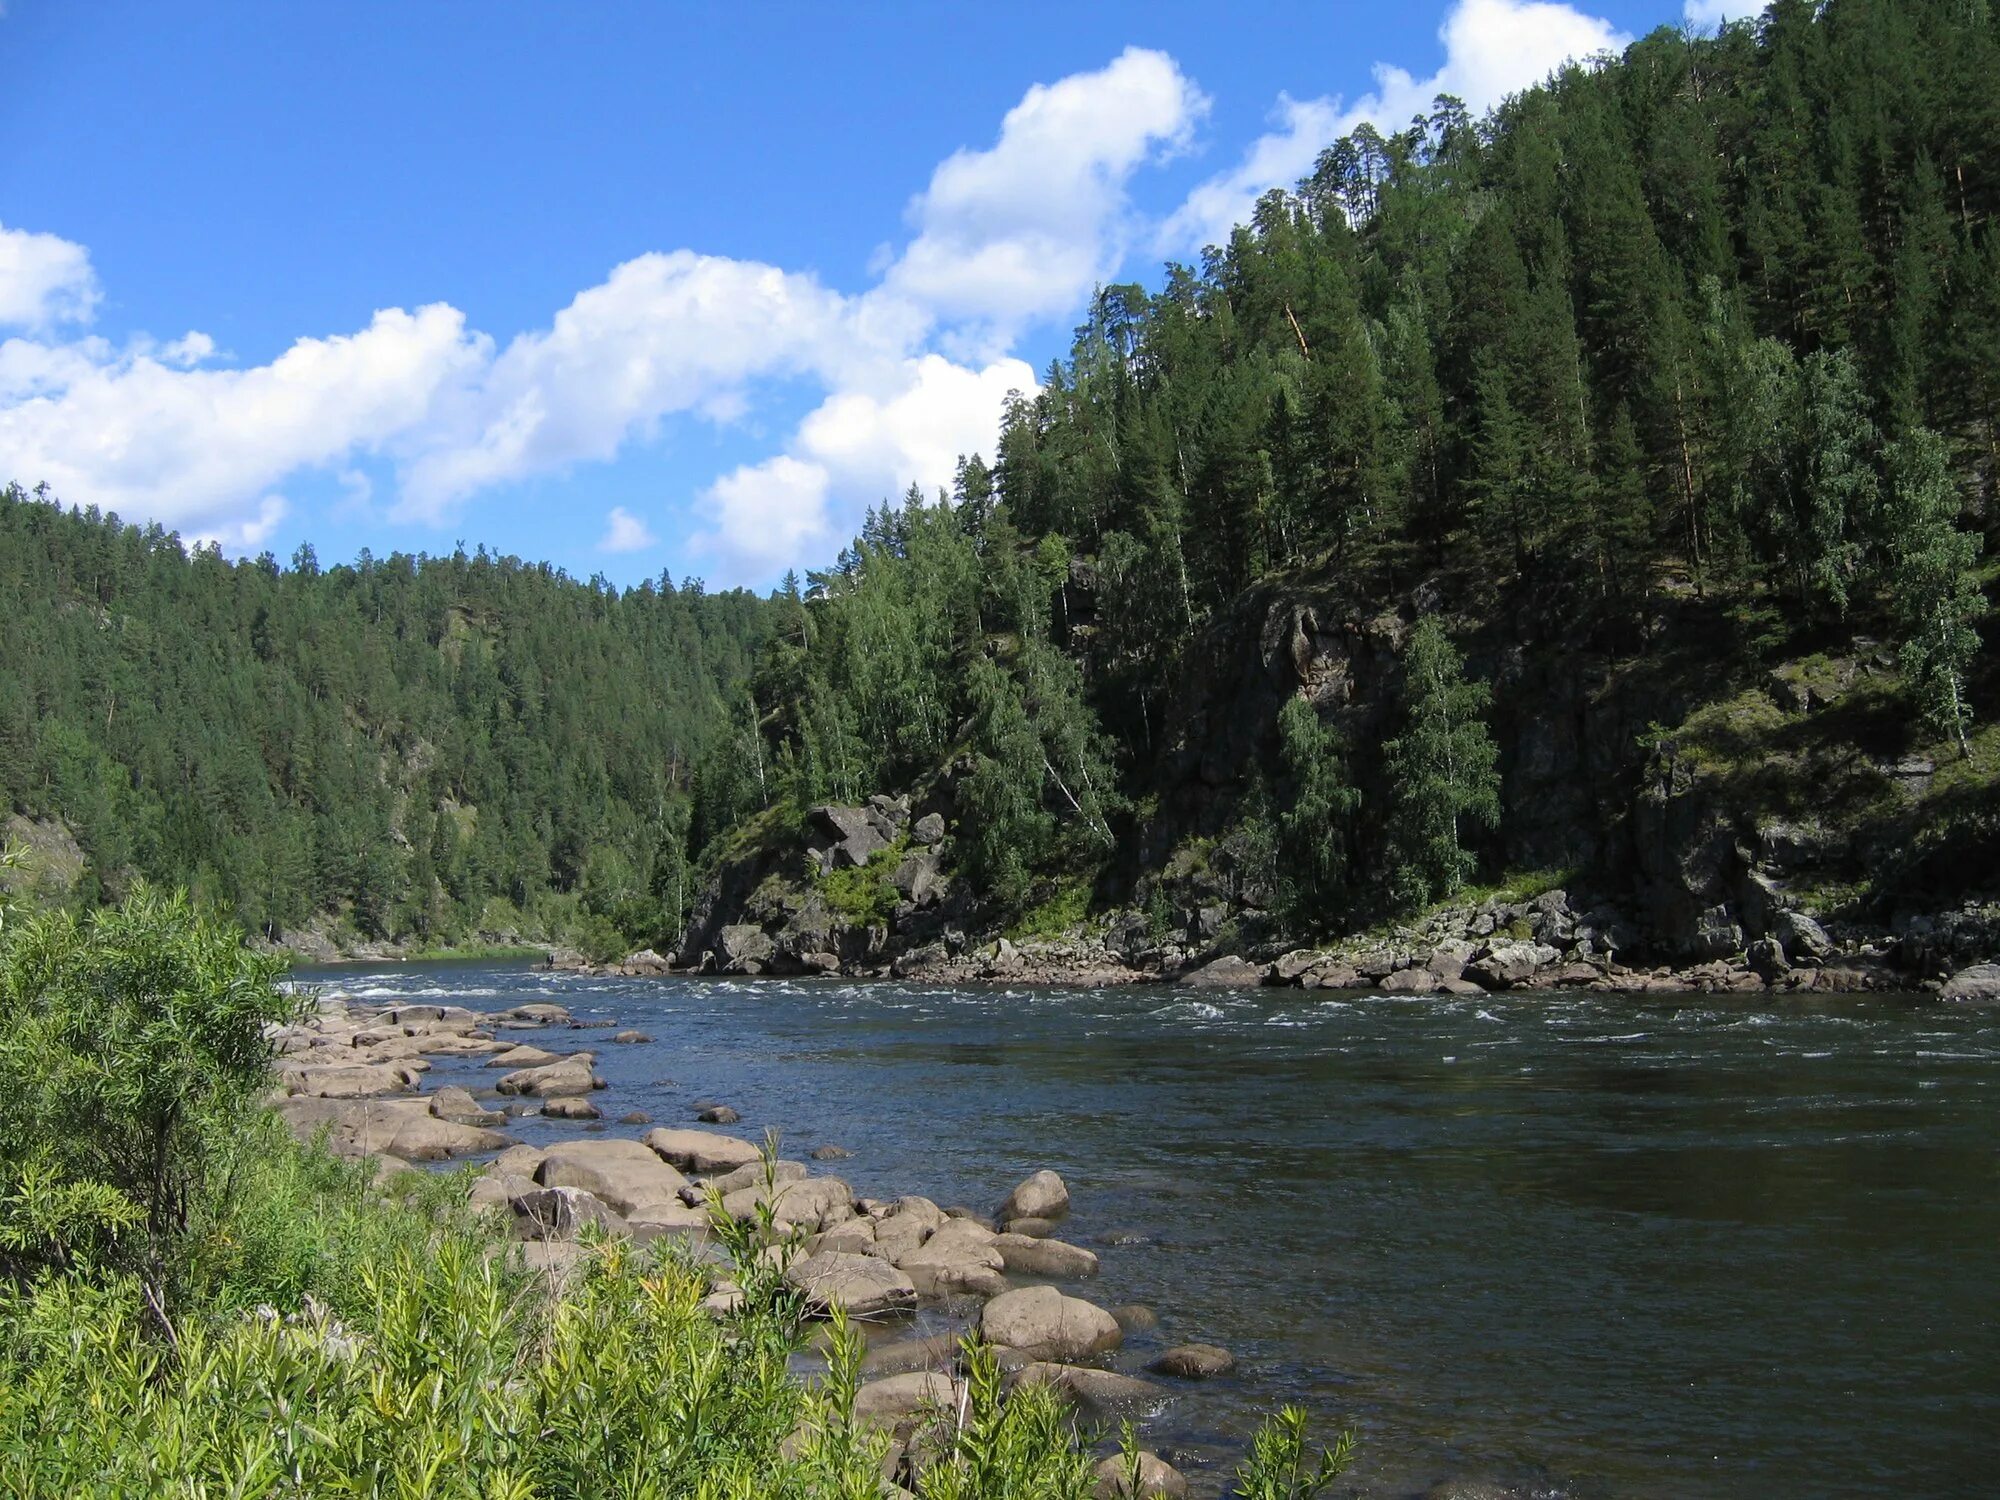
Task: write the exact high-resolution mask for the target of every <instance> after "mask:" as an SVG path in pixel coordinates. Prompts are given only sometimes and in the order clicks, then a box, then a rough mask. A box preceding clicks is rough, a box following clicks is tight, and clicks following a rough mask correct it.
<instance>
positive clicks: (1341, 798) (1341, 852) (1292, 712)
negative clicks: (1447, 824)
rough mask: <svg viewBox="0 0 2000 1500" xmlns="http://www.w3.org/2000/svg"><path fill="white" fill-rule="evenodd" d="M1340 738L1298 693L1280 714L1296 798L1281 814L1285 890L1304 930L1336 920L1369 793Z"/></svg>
mask: <svg viewBox="0 0 2000 1500" xmlns="http://www.w3.org/2000/svg"><path fill="white" fill-rule="evenodd" d="M1344 752H1345V747H1344V746H1343V745H1342V744H1341V741H1340V736H1339V735H1338V734H1337V733H1335V732H1334V731H1333V730H1331V729H1329V728H1328V727H1326V726H1325V725H1324V724H1322V723H1320V720H1319V714H1318V713H1317V712H1316V711H1315V710H1314V708H1313V706H1312V704H1311V703H1309V702H1307V701H1306V700H1305V699H1304V698H1301V697H1297V696H1294V697H1292V698H1289V699H1287V700H1286V701H1285V706H1284V708H1283V709H1281V710H1280V711H1279V714H1278V754H1279V758H1280V760H1281V762H1282V763H1283V765H1284V769H1285V779H1286V782H1287V783H1288V785H1289V792H1290V795H1289V797H1288V799H1287V802H1286V805H1285V807H1284V808H1283V810H1282V811H1280V812H1279V814H1278V860H1279V867H1278V889H1279V892H1280V899H1281V901H1282V903H1283V905H1284V908H1285V913H1286V915H1287V916H1288V917H1289V918H1290V919H1291V920H1292V921H1293V922H1294V923H1295V924H1297V925H1298V926H1299V927H1301V928H1304V929H1312V928H1319V927H1326V926H1329V925H1330V924H1331V919H1332V918H1334V917H1335V916H1336V915H1337V914H1338V912H1339V908H1340V905H1341V901H1342V898H1343V897H1344V895H1345V894H1346V886H1347V879H1348V873H1349V865H1350V861H1351V858H1352V852H1353V851H1352V844H1351V833H1352V828H1351V823H1352V819H1353V817H1354V813H1355V810H1356V809H1357V808H1359V807H1360V805H1361V793H1360V791H1359V790H1358V789H1357V788H1356V787H1355V786H1354V785H1353V784H1352V782H1351V781H1350V780H1349V778H1348V774H1347V760H1346V755H1345V753H1344Z"/></svg>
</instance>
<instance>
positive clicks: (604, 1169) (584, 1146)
mask: <svg viewBox="0 0 2000 1500" xmlns="http://www.w3.org/2000/svg"><path fill="white" fill-rule="evenodd" d="M535 1181H537V1182H539V1183H540V1184H541V1185H542V1186H543V1187H578V1188H582V1189H584V1190H585V1191H586V1192H591V1193H595V1194H596V1195H597V1196H598V1197H600V1198H602V1199H603V1200H604V1201H605V1202H606V1203H608V1204H609V1205H610V1206H611V1207H612V1208H614V1209H616V1210H617V1211H618V1212H619V1213H621V1214H630V1213H632V1212H634V1211H635V1210H637V1209H639V1208H642V1207H645V1206H647V1205H650V1204H655V1203H661V1204H678V1203H679V1201H680V1191H681V1189H682V1188H684V1187H686V1186H687V1179H686V1178H685V1177H683V1176H682V1175H681V1174H680V1173H679V1172H677V1171H675V1170H674V1169H673V1168H672V1167H670V1166H668V1165H667V1164H666V1163H665V1162H663V1161H661V1160H660V1158H659V1157H657V1156H655V1155H654V1154H653V1153H652V1152H651V1151H650V1150H648V1149H647V1148H646V1147H645V1146H643V1145H641V1144H640V1143H639V1142H638V1141H626V1140H596V1141H564V1142H562V1143H561V1144H560V1145H556V1146H551V1147H549V1149H548V1151H547V1153H546V1154H545V1155H544V1156H543V1158H542V1164H541V1166H540V1167H539V1168H538V1169H537V1170H536V1172H535Z"/></svg>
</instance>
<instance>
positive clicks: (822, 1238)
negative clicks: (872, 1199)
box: [806, 1218, 887, 1259]
mask: <svg viewBox="0 0 2000 1500" xmlns="http://www.w3.org/2000/svg"><path fill="white" fill-rule="evenodd" d="M806 1249H807V1253H811V1252H812V1251H815V1250H838V1251H840V1252H841V1253H842V1254H844V1255H874V1254H876V1253H877V1251H876V1248H875V1221H874V1220H873V1219H863V1218H854V1219H842V1220H841V1221H840V1222H839V1223H838V1224H836V1225H834V1226H833V1227H832V1228H831V1229H827V1230H823V1231H822V1232H821V1233H819V1234H816V1235H814V1236H813V1237H812V1239H811V1240H809V1241H808V1242H807V1246H806ZM883 1258H884V1259H887V1257H886V1256H885V1257H883Z"/></svg>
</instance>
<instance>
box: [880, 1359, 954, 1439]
mask: <svg viewBox="0 0 2000 1500" xmlns="http://www.w3.org/2000/svg"><path fill="white" fill-rule="evenodd" d="M959 1390H960V1383H959V1382H958V1381H956V1380H953V1379H952V1378H951V1377H950V1376H949V1375H944V1374H940V1373H939V1372H937V1371H935V1370H914V1371H910V1372H908V1373H906V1374H902V1375H889V1376H885V1377H884V1378H883V1379H881V1380H871V1381H868V1382H867V1383H866V1384H865V1385H863V1386H861V1387H860V1388H859V1389H858V1390H856V1391H855V1393H854V1419H855V1420H856V1421H857V1422H862V1423H865V1424H867V1425H869V1426H871V1427H894V1426H896V1425H897V1424H898V1423H899V1422H902V1421H903V1420H904V1419H905V1418H908V1417H914V1416H916V1415H918V1414H919V1413H921V1412H926V1411H936V1412H948V1411H954V1410H956V1409H957V1406H958V1396H959Z"/></svg>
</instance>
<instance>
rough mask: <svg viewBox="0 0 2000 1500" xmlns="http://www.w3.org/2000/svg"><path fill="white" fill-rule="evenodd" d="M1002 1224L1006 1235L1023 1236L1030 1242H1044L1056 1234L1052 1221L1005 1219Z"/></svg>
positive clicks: (1053, 1221)
mask: <svg viewBox="0 0 2000 1500" xmlns="http://www.w3.org/2000/svg"><path fill="white" fill-rule="evenodd" d="M1004 1224H1005V1227H1006V1232H1007V1233H1008V1234H1024V1235H1026V1236H1027V1237H1028V1238H1029V1239H1031V1240H1045V1239H1047V1238H1048V1237H1049V1236H1050V1235H1052V1234H1054V1233H1055V1232H1056V1225H1055V1220H1053V1219H1007V1220H1005V1221H1004Z"/></svg>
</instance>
